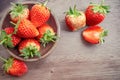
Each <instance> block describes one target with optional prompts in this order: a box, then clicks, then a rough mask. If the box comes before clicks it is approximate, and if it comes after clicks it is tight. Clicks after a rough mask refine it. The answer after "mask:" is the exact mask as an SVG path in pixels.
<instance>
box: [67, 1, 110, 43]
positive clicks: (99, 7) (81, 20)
mask: <svg viewBox="0 0 120 80" xmlns="http://www.w3.org/2000/svg"><path fill="white" fill-rule="evenodd" d="M107 13H109V6H107V5H105V4H104V0H102V2H101V4H90V5H89V6H88V7H87V8H86V10H85V13H84V12H83V11H79V10H77V9H76V6H74V8H73V9H72V8H71V7H70V9H69V11H68V12H67V13H66V16H65V22H66V25H67V27H68V28H69V29H70V30H71V31H76V30H78V29H81V28H83V27H85V26H86V25H87V26H88V27H87V28H86V29H85V30H84V31H83V32H82V37H83V39H84V40H85V41H87V42H89V43H92V44H98V43H104V37H105V36H107V33H108V31H107V30H104V29H103V28H102V27H101V26H98V24H100V23H101V22H102V21H103V20H104V18H105V15H106V14H107Z"/></svg>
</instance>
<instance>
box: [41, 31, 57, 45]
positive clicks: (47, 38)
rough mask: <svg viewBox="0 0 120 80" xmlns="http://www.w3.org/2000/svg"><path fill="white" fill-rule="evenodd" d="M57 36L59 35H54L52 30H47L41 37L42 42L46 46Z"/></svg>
mask: <svg viewBox="0 0 120 80" xmlns="http://www.w3.org/2000/svg"><path fill="white" fill-rule="evenodd" d="M57 38H58V37H57V36H56V35H53V34H52V33H51V31H50V30H47V31H46V32H45V33H44V35H43V37H42V38H41V39H40V42H41V43H42V44H43V46H44V47H45V46H46V44H48V43H49V42H55V41H56V39H57Z"/></svg>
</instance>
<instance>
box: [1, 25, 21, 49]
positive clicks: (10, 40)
mask: <svg viewBox="0 0 120 80" xmlns="http://www.w3.org/2000/svg"><path fill="white" fill-rule="evenodd" d="M20 41H21V38H20V37H18V36H17V35H16V34H14V28H13V27H7V28H5V29H4V30H2V31H1V36H0V44H3V45H5V46H7V47H10V48H13V47H15V46H16V45H17V44H18V43H19V42H20Z"/></svg>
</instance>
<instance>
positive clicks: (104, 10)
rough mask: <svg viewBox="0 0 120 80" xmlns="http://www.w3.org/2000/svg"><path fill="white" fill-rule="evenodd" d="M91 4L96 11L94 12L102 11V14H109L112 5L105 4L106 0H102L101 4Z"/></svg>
mask: <svg viewBox="0 0 120 80" xmlns="http://www.w3.org/2000/svg"><path fill="white" fill-rule="evenodd" d="M91 5H92V6H93V8H92V10H93V11H94V13H102V14H107V13H109V12H110V11H109V10H110V6H108V5H105V4H104V0H102V2H101V4H93V3H91Z"/></svg>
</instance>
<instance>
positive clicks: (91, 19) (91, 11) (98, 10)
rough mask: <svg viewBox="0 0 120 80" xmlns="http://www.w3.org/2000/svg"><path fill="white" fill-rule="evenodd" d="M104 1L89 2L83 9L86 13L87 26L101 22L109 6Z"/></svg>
mask: <svg viewBox="0 0 120 80" xmlns="http://www.w3.org/2000/svg"><path fill="white" fill-rule="evenodd" d="M103 3H104V2H102V3H101V4H90V5H89V6H88V8H87V9H86V11H85V15H86V24H87V25H88V26H93V25H97V24H99V23H101V22H102V21H103V20H104V18H105V15H106V14H107V13H109V12H110V11H109V8H110V7H109V6H107V5H104V4H103Z"/></svg>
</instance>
